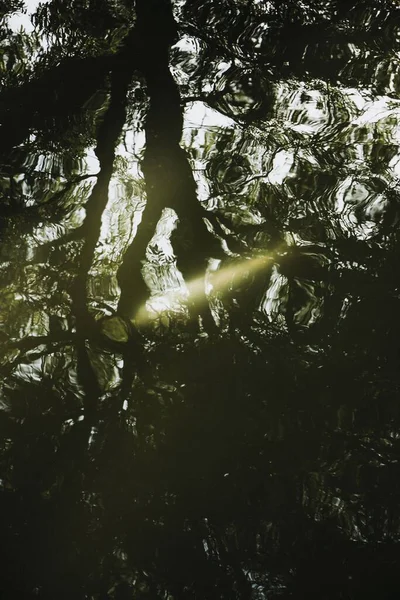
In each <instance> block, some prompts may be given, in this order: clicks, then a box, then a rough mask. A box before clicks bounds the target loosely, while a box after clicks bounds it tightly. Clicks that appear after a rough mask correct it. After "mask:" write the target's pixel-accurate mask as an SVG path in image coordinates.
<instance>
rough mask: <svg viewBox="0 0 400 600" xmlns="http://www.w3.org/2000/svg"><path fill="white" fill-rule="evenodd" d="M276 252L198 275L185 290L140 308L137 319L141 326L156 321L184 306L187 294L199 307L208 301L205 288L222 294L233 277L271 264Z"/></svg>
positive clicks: (231, 285)
mask: <svg viewBox="0 0 400 600" xmlns="http://www.w3.org/2000/svg"><path fill="white" fill-rule="evenodd" d="M276 255H277V251H275V252H274V253H273V254H262V255H259V256H256V257H254V258H246V259H243V260H241V261H240V262H238V263H235V264H234V265H230V266H227V267H225V268H223V269H220V270H216V271H211V272H210V274H209V277H208V278H207V277H204V276H200V277H197V278H196V279H193V280H192V281H189V282H188V283H187V284H186V293H185V290H183V289H182V288H181V289H179V290H173V291H170V292H167V293H166V294H164V295H163V296H162V297H160V298H157V303H154V304H153V302H152V300H150V301H149V302H148V303H146V304H144V305H143V306H142V307H141V308H140V309H139V310H138V312H137V314H136V316H135V318H134V321H135V323H136V324H137V325H139V326H141V325H142V326H143V325H146V324H148V323H149V322H151V321H155V320H156V319H158V318H159V317H161V316H162V314H163V313H167V312H172V311H174V309H175V307H176V306H177V304H178V305H182V302H183V301H184V298H185V297H189V298H190V300H191V301H192V302H194V303H195V305H197V306H199V307H200V305H201V303H202V302H204V301H205V295H204V291H205V290H206V292H207V293H210V292H211V291H213V292H219V293H223V292H224V291H227V290H228V289H229V288H230V287H233V286H234V283H233V280H234V278H236V279H240V278H241V277H245V276H249V275H254V274H255V273H257V272H259V271H261V270H262V269H263V268H266V267H267V265H270V264H271V262H273V261H274V257H275V256H276ZM207 284H208V285H207ZM148 305H150V307H149V306H148Z"/></svg>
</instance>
